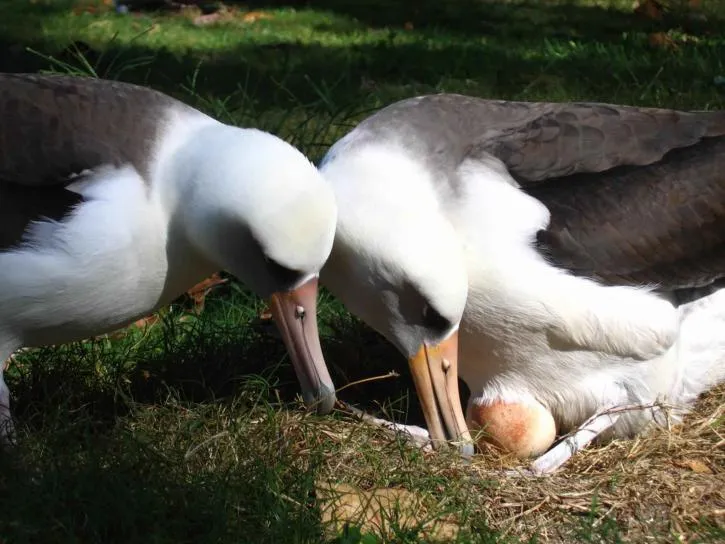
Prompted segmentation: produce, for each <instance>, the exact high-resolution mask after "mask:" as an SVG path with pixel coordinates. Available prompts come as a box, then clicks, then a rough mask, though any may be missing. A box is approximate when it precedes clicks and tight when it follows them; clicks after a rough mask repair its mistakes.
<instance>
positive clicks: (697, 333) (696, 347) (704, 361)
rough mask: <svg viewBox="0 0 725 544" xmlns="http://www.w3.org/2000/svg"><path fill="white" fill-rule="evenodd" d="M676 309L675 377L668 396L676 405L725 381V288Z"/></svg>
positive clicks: (692, 399)
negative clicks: (678, 323)
mask: <svg viewBox="0 0 725 544" xmlns="http://www.w3.org/2000/svg"><path fill="white" fill-rule="evenodd" d="M678 310H679V312H680V334H679V338H678V340H677V360H678V363H679V364H678V376H677V378H676V379H675V380H674V381H673V382H672V383H673V388H672V390H671V391H670V394H669V395H668V396H669V398H670V399H671V400H672V401H674V402H675V403H677V404H679V405H687V404H690V403H692V402H694V401H695V400H697V397H698V396H699V395H700V394H701V393H703V392H705V391H707V390H708V389H710V388H712V387H715V386H716V385H718V384H720V383H722V382H725V289H720V290H719V291H716V292H715V293H713V294H711V295H708V296H705V297H703V298H700V299H698V300H695V301H693V302H689V303H687V304H683V305H682V306H680V307H679V308H678Z"/></svg>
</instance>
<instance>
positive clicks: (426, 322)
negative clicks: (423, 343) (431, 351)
mask: <svg viewBox="0 0 725 544" xmlns="http://www.w3.org/2000/svg"><path fill="white" fill-rule="evenodd" d="M452 325H453V324H452V323H451V322H450V321H449V320H448V319H446V318H445V317H443V316H442V315H441V314H440V313H439V312H438V311H437V310H436V309H435V308H433V306H431V305H430V304H426V305H425V306H424V307H423V326H424V327H425V328H427V329H431V330H433V331H436V332H439V333H444V332H446V331H447V330H448V329H450V328H451V326H452Z"/></svg>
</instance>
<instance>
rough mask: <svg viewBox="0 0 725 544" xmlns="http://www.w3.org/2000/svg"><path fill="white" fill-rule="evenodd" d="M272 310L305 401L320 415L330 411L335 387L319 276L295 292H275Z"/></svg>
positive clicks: (333, 400)
mask: <svg viewBox="0 0 725 544" xmlns="http://www.w3.org/2000/svg"><path fill="white" fill-rule="evenodd" d="M270 309H271V311H272V316H273V317H274V320H275V322H276V323H277V327H278V328H279V330H280V332H281V334H282V339H283V340H284V343H285V346H287V352H288V353H289V355H290V358H291V359H292V365H293V366H294V369H295V373H296V374H297V379H298V380H299V381H300V385H301V386H302V397H303V398H304V400H305V404H306V405H307V406H308V407H311V406H314V407H316V408H317V413H318V414H323V415H324V414H328V413H330V412H331V411H332V408H333V406H334V404H335V387H334V385H333V384H332V379H330V374H329V373H328V371H327V365H326V364H325V358H324V357H323V356H322V348H321V347H320V336H319V333H318V331H317V277H314V278H312V279H311V280H309V281H307V282H305V283H303V284H302V285H300V286H299V287H297V288H295V289H293V290H292V291H287V292H280V293H275V294H273V295H272V297H271V300H270Z"/></svg>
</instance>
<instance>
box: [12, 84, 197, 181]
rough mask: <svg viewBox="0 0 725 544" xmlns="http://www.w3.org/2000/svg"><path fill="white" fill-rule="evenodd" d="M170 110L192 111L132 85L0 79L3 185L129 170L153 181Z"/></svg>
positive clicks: (174, 101) (166, 97)
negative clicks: (151, 171) (112, 167)
mask: <svg viewBox="0 0 725 544" xmlns="http://www.w3.org/2000/svg"><path fill="white" fill-rule="evenodd" d="M170 108H187V106H184V105H183V104H182V103H180V102H178V101H176V100H175V99H173V98H171V97H169V96H167V95H164V94H162V93H159V92H157V91H154V90H152V89H148V88H145V87H139V86H136V85H130V84H127V83H120V82H114V81H108V80H100V79H93V78H79V77H71V76H55V75H36V74H0V180H1V181H5V182H11V183H18V184H22V185H49V184H55V183H61V182H63V181H64V180H65V179H66V178H67V177H68V176H69V175H70V174H74V173H80V172H81V171H82V170H85V169H92V168H94V167H97V166H99V165H102V164H116V165H118V164H123V163H130V164H132V165H133V166H134V167H135V168H136V169H137V170H138V171H139V173H141V175H143V176H146V175H147V174H148V166H149V163H150V160H151V159H152V157H153V150H154V147H155V144H156V143H157V136H158V135H159V131H160V130H161V129H162V128H163V126H162V121H163V120H164V119H165V115H166V114H167V112H168V110H169V109H170Z"/></svg>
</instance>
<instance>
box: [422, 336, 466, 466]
mask: <svg viewBox="0 0 725 544" xmlns="http://www.w3.org/2000/svg"><path fill="white" fill-rule="evenodd" d="M408 362H409V363H410V370H411V373H412V374H413V381H414V382H415V388H416V390H417V391H418V398H419V399H420V403H421V406H422V408H423V414H424V415H425V421H426V423H427V424H428V432H429V433H430V437H431V440H432V442H433V446H434V447H435V448H436V449H437V448H439V447H440V446H442V445H444V444H445V443H446V440H451V441H454V442H457V443H458V444H457V445H458V447H459V449H460V451H461V454H462V455H463V456H464V457H470V456H472V455H473V440H472V439H471V434H470V433H469V432H468V427H467V426H466V420H465V418H464V417H463V410H462V409H461V396H460V393H459V392H458V331H455V332H454V333H453V334H452V335H450V336H449V337H448V338H446V339H445V340H443V341H442V342H441V343H439V344H437V345H433V346H430V345H427V344H423V345H422V346H421V347H420V349H419V350H418V353H416V354H415V355H414V356H413V357H411V358H410V359H409V360H408ZM444 427H445V428H444Z"/></svg>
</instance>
